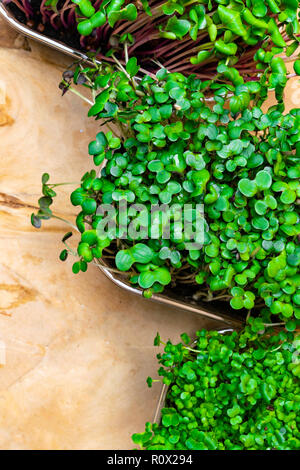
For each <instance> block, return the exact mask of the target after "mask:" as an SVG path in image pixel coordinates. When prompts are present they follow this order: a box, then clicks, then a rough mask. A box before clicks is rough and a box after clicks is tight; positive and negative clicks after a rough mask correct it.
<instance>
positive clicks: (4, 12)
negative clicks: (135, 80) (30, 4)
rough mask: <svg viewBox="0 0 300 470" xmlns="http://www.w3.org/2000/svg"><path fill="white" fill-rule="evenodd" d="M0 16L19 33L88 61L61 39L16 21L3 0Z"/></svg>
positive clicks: (0, 4) (0, 0)
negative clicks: (53, 37)
mask: <svg viewBox="0 0 300 470" xmlns="http://www.w3.org/2000/svg"><path fill="white" fill-rule="evenodd" d="M0 16H2V17H3V18H4V19H5V20H6V21H7V22H8V23H9V25H10V26H11V27H12V28H13V29H15V30H17V31H18V32H19V33H21V34H24V35H25V36H27V37H29V38H30V39H33V40H35V41H38V42H40V43H42V44H44V45H46V46H49V47H51V48H52V49H56V50H58V51H60V52H62V53H64V54H67V55H69V56H71V57H73V58H74V59H83V60H85V61H86V62H90V59H89V57H88V56H87V55H86V54H84V52H81V51H79V50H78V49H74V48H73V47H70V46H67V45H66V44H64V43H62V42H61V41H58V40H56V39H52V38H50V37H49V36H47V35H46V34H42V33H39V32H38V31H36V30H34V29H31V28H29V27H28V26H26V25H24V24H23V23H21V22H20V21H18V20H17V19H16V18H15V17H14V15H13V14H12V12H11V11H10V10H9V8H8V7H7V6H6V5H5V4H4V2H3V0H0Z"/></svg>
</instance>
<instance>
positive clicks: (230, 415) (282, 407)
mask: <svg viewBox="0 0 300 470" xmlns="http://www.w3.org/2000/svg"><path fill="white" fill-rule="evenodd" d="M257 326H258V327H259V328H263V326H262V325H261V326H259V325H256V327H257ZM182 339H183V342H182V343H179V344H173V343H172V342H171V341H168V342H167V343H166V344H165V346H164V353H162V354H159V355H158V356H157V357H158V360H159V363H160V364H161V367H160V369H159V371H158V373H159V375H160V376H162V377H163V382H164V383H165V384H167V385H169V389H168V393H167V399H166V404H165V406H164V408H163V409H162V411H161V422H160V423H154V424H151V423H147V424H146V429H145V432H144V433H140V434H134V435H133V436H132V437H133V441H134V443H135V444H138V445H139V446H140V448H142V449H147V450H156V449H169V450H173V449H177V450H181V449H189V450H245V449H246V450H269V449H277V450H293V449H298V450H299V448H300V430H299V424H300V421H299V411H300V408H299V407H300V387H299V375H300V369H299V367H300V366H299V361H298V363H297V361H296V360H295V358H296V355H297V340H296V338H295V337H294V336H293V334H292V333H285V332H281V333H279V334H277V335H274V334H273V335H268V334H266V335H264V336H261V335H259V334H258V333H255V332H254V331H253V329H250V328H249V327H247V328H246V330H244V331H242V332H241V333H239V334H238V333H237V332H233V333H231V334H225V335H224V334H220V333H218V332H217V331H211V332H207V331H205V330H201V331H198V332H197V341H196V342H195V344H193V345H192V347H189V346H187V345H188V344H189V338H188V336H187V335H182ZM159 343H160V338H159V336H157V338H156V341H155V344H156V345H158V344H159ZM163 344H164V343H163ZM298 345H299V339H298ZM298 352H299V351H298ZM151 383H152V382H151V379H150V378H148V384H149V385H150V386H151Z"/></svg>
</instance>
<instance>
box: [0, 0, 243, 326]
mask: <svg viewBox="0 0 300 470" xmlns="http://www.w3.org/2000/svg"><path fill="white" fill-rule="evenodd" d="M0 15H1V16H2V17H3V18H4V19H5V20H6V21H7V22H8V23H9V24H10V26H11V27H12V28H14V29H15V30H17V31H18V32H19V33H21V34H24V35H25V36H28V37H29V38H31V39H33V40H35V41H38V42H39V43H41V44H44V45H46V46H49V47H52V48H53V49H56V50H58V51H60V52H63V53H64V54H67V55H69V56H70V57H72V58H75V59H83V60H85V61H87V62H89V58H88V57H87V55H86V54H84V53H83V52H81V51H79V50H76V49H73V48H71V47H69V46H67V45H65V44H63V43H62V42H60V41H57V40H54V39H52V38H50V37H48V36H46V35H45V34H42V33H39V32H37V31H35V30H33V29H30V28H29V27H28V26H26V25H24V24H23V23H21V22H20V21H18V20H17V19H16V18H15V17H14V16H13V14H12V12H11V11H10V9H9V6H6V5H4V3H3V1H2V0H0ZM97 264H98V266H99V268H100V269H101V271H102V272H103V273H104V274H105V275H106V276H107V277H108V278H109V279H111V280H112V281H113V282H114V283H115V284H117V285H118V286H119V287H121V288H123V289H125V290H126V291H128V292H130V293H133V294H136V295H139V296H142V294H143V292H142V290H141V289H139V288H136V287H133V286H132V285H131V284H130V283H129V282H128V281H127V280H126V279H125V278H124V276H121V275H119V274H116V273H114V272H112V271H111V270H110V268H109V266H107V265H106V264H105V263H104V262H103V260H99V261H98V262H97ZM151 300H152V301H155V302H159V303H161V304H165V305H168V306H170V307H176V308H179V309H181V310H184V311H187V312H192V313H195V314H198V315H201V316H203V317H206V318H209V319H211V320H216V321H220V322H222V323H225V324H227V325H230V326H232V327H238V326H240V325H241V324H242V320H241V319H239V318H238V317H235V316H234V315H233V313H231V312H230V308H229V307H228V309H227V308H226V312H223V311H222V312H219V311H218V310H217V309H216V308H214V307H212V306H208V305H206V304H205V303H204V302H202V303H200V302H195V301H192V300H191V301H186V300H183V299H182V298H178V297H177V296H176V295H175V293H173V292H171V293H169V294H154V295H153V296H152V298H151Z"/></svg>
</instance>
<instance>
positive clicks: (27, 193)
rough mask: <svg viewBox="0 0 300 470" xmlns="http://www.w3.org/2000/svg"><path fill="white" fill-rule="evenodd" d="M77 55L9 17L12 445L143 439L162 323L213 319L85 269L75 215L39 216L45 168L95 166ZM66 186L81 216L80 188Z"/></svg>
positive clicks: (5, 242)
mask: <svg viewBox="0 0 300 470" xmlns="http://www.w3.org/2000/svg"><path fill="white" fill-rule="evenodd" d="M24 46H25V48H26V49H29V47H30V48H31V51H29V50H24V49H23V47H24ZM28 46H29V47H28ZM67 62H68V59H66V58H65V57H62V56H61V55H59V54H58V53H56V52H53V51H50V50H46V49H45V48H41V47H39V46H37V45H36V44H33V43H30V44H29V45H28V43H27V42H26V41H25V42H24V39H22V38H20V37H18V36H17V35H16V34H15V33H14V32H12V31H11V30H10V29H9V28H7V26H6V25H4V24H3V22H0V70H1V74H0V161H1V171H0V227H1V232H0V254H1V260H0V362H2V366H1V367H0V449H130V448H132V447H133V444H132V442H131V439H130V436H131V434H132V433H133V432H141V431H142V430H143V429H144V423H145V422H146V421H147V420H151V419H152V416H153V413H154V409H155V405H156V401H157V398H158V395H159V392H160V386H159V384H156V385H155V386H153V388H152V389H148V387H147V385H146V383H145V380H146V378H147V376H148V375H152V376H153V375H154V374H155V372H156V370H157V363H156V359H155V355H156V354H157V352H158V351H157V348H154V347H153V338H154V336H155V335H156V332H157V331H160V333H161V335H162V337H164V338H166V339H168V338H169V337H171V338H173V339H177V338H178V339H179V334H180V333H182V332H184V331H186V332H187V333H192V332H193V331H195V329H197V328H201V327H202V326H204V324H205V322H204V321H203V320H201V319H199V318H197V317H196V316H193V315H191V314H188V313H183V312H178V311H174V310H171V309H168V308H165V307H162V306H160V305H158V304H154V303H152V302H151V301H146V300H143V299H138V298H136V297H134V296H132V295H129V294H128V293H126V292H124V291H122V290H120V289H119V288H117V287H116V286H114V285H113V284H112V283H111V282H110V281H108V280H107V279H106V278H105V276H104V275H103V274H102V273H101V272H99V270H98V268H97V267H95V266H91V267H89V269H88V272H87V273H85V274H83V273H82V274H79V275H77V276H75V275H74V274H72V272H71V263H72V260H70V261H67V262H66V263H62V262H60V261H59V260H58V254H59V252H60V250H61V249H62V246H61V245H60V240H61V237H62V235H63V234H64V232H65V231H66V227H65V226H64V225H63V224H62V223H58V222H52V221H50V222H49V223H47V224H45V225H44V228H42V229H41V230H40V231H38V230H35V229H34V228H33V227H31V225H30V221H29V216H30V214H31V212H32V211H33V210H34V208H35V206H36V203H37V199H38V197H39V196H40V194H41V184H40V178H41V174H42V173H43V172H44V171H47V172H49V173H50V175H51V178H52V181H55V182H59V181H78V180H79V179H80V177H81V175H82V174H83V172H84V171H86V170H88V169H91V168H92V163H91V160H90V157H89V156H88V154H87V145H88V143H89V141H90V140H91V139H92V138H94V135H95V133H96V132H97V130H98V129H99V122H94V121H93V120H91V119H88V118H87V106H86V105H85V104H84V103H83V102H81V100H80V99H78V98H77V97H75V96H72V95H68V94H67V95H66V96H64V97H63V98H62V97H61V92H60V91H59V89H58V83H59V81H60V77H61V72H62V70H63V67H62V65H63V64H64V63H67ZM60 193H61V196H60V197H59V203H58V206H59V212H60V214H61V215H63V216H65V217H68V218H71V217H72V215H73V214H74V208H72V206H71V204H70V203H69V196H68V194H69V189H67V188H66V187H65V188H64V189H63V190H62V191H61V192H60ZM206 325H207V323H206ZM208 326H212V324H211V323H210V324H209V325H208Z"/></svg>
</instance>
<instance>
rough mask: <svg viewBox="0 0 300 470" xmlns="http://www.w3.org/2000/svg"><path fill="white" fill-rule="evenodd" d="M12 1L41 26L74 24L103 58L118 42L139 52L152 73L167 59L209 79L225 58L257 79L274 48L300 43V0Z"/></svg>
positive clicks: (120, 48) (288, 49)
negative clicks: (32, 2)
mask: <svg viewBox="0 0 300 470" xmlns="http://www.w3.org/2000/svg"><path fill="white" fill-rule="evenodd" d="M7 3H10V4H13V3H14V4H15V5H17V7H18V8H19V9H21V11H23V12H24V13H25V15H26V17H27V20H29V21H30V20H31V18H33V19H36V17H38V18H39V19H40V23H39V24H38V25H37V27H38V28H40V29H41V28H42V29H43V28H44V27H45V25H46V26H47V25H49V26H50V27H51V28H53V29H54V30H57V31H59V32H60V33H61V32H62V31H67V32H69V31H71V32H72V38H73V37H74V38H76V36H77V40H78V43H80V45H81V47H82V48H83V49H84V51H88V50H90V51H92V50H93V51H94V52H97V56H98V57H99V58H104V56H105V55H106V54H107V52H108V51H109V50H110V49H113V50H114V51H115V53H116V54H117V56H118V57H119V59H121V60H126V55H128V54H129V56H131V55H135V56H136V57H137V58H138V60H139V62H140V63H141V64H142V65H143V67H145V68H146V69H147V70H148V71H149V72H153V71H154V72H155V71H156V70H157V69H158V68H159V64H162V65H163V66H164V67H167V68H168V70H170V71H171V72H175V71H176V72H183V73H197V74H199V75H200V76H201V77H206V78H207V77H212V76H214V75H215V73H216V66H217V63H218V61H219V59H220V58H224V57H226V58H228V59H229V60H230V61H231V64H232V65H233V64H236V67H237V68H238V69H239V70H240V72H241V73H243V75H244V76H245V77H248V78H251V77H252V78H254V79H256V76H257V70H256V69H257V68H258V69H259V70H260V71H261V70H264V69H265V68H266V66H267V64H268V63H269V62H270V60H271V58H272V57H273V56H274V55H275V54H280V53H282V52H284V53H285V54H286V55H287V56H291V55H292V54H293V53H294V52H295V51H296V49H297V46H298V44H299V37H298V36H299V33H300V29H299V23H298V18H297V8H298V5H299V2H298V0H246V1H244V2H236V1H233V0H216V1H211V0H195V1H188V0H177V1H173V0H172V1H167V2H166V1H164V0H163V1H162V0H149V2H148V1H147V0H141V1H140V0H135V1H127V0H102V1H101V0H100V1H99V0H96V1H93V2H91V1H89V0H67V1H60V0H47V1H41V2H40V8H39V10H38V11H36V10H35V8H36V7H33V6H32V4H31V2H30V1H29V0H21V2H19V0H10V1H7ZM76 25H77V26H76ZM76 27H77V29H78V32H77V31H76ZM66 37H68V35H67V36H66ZM124 44H125V46H126V47H125V50H124ZM254 55H255V57H254ZM203 65H205V70H204V69H203Z"/></svg>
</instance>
